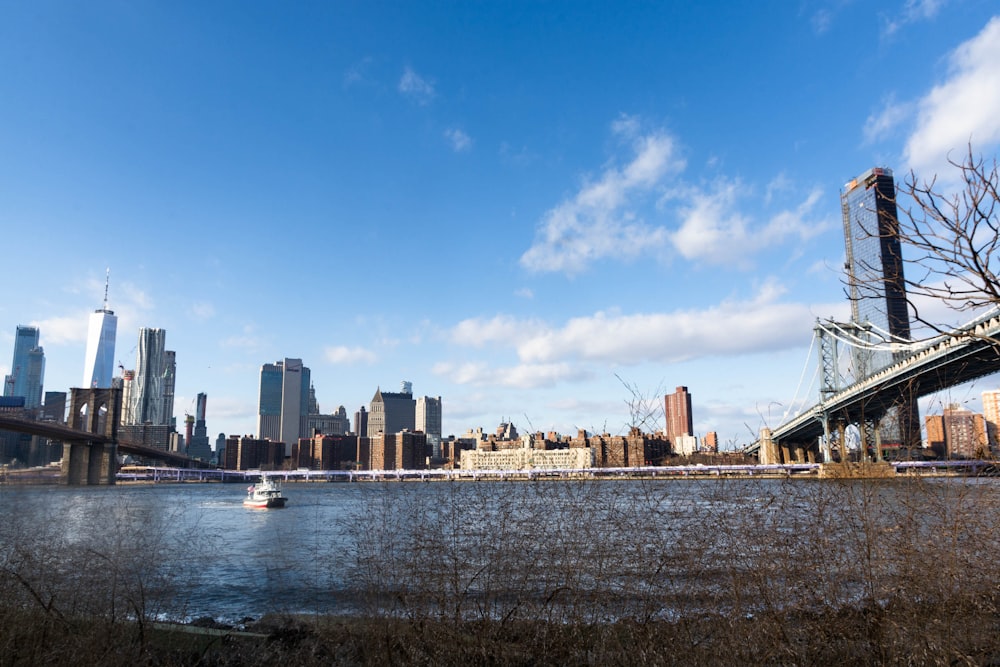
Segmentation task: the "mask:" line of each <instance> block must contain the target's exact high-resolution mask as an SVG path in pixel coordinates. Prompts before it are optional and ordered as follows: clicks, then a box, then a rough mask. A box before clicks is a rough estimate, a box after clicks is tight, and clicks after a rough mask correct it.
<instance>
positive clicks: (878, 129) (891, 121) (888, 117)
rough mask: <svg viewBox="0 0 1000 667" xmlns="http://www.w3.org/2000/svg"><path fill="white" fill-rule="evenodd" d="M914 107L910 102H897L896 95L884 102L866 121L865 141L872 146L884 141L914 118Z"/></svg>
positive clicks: (890, 96) (888, 97)
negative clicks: (887, 136) (881, 140)
mask: <svg viewBox="0 0 1000 667" xmlns="http://www.w3.org/2000/svg"><path fill="white" fill-rule="evenodd" d="M913 112H914V106H913V104H912V103H908V102H897V101H896V99H895V96H894V95H889V96H887V97H886V98H885V99H883V100H882V106H881V108H880V109H878V111H875V112H873V113H872V114H871V115H869V116H868V119H867V120H865V126H864V129H863V131H864V141H865V144H872V143H875V142H876V141H879V140H880V139H884V138H885V136H886V135H887V134H889V133H890V132H892V130H894V129H895V128H897V127H899V126H900V125H902V124H903V123H904V122H905V121H907V120H909V119H910V118H911V117H912V116H913Z"/></svg>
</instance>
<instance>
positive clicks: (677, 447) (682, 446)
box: [671, 433, 698, 456]
mask: <svg viewBox="0 0 1000 667" xmlns="http://www.w3.org/2000/svg"><path fill="white" fill-rule="evenodd" d="M671 445H672V446H673V449H674V454H677V455H679V456H691V455H692V454H694V453H695V452H697V451H698V438H697V437H696V436H693V435H690V434H688V433H685V434H684V435H678V436H674V438H673V439H672V440H671Z"/></svg>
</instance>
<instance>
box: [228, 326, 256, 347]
mask: <svg viewBox="0 0 1000 667" xmlns="http://www.w3.org/2000/svg"><path fill="white" fill-rule="evenodd" d="M255 331H256V330H255V328H254V326H253V325H252V324H247V325H245V326H244V327H243V335H242V336H230V337H228V338H224V339H223V340H222V341H221V342H220V345H221V346H222V347H235V348H242V349H244V350H250V351H252V350H258V349H260V348H261V347H262V345H263V340H262V339H261V338H260V337H259V336H257V334H256V333H255Z"/></svg>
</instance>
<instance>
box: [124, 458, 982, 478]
mask: <svg viewBox="0 0 1000 667" xmlns="http://www.w3.org/2000/svg"><path fill="white" fill-rule="evenodd" d="M823 465H824V464H821V463H785V464H771V465H679V466H639V467H633V468H544V469H542V468H533V469H520V470H447V469H440V470H304V469H303V470H266V471H262V470H188V469H183V468H163V467H145V466H142V467H140V466H128V467H126V468H123V469H122V470H120V471H119V472H118V481H119V482H213V481H218V482H243V481H253V480H256V479H259V478H260V477H262V476H264V475H266V476H268V477H276V478H278V479H280V480H283V481H285V482H370V481H427V482H430V481H478V480H522V481H533V480H545V479H561V480H573V479H706V478H723V477H733V478H790V477H798V478H815V477H818V476H819V475H820V473H821V470H822V469H823ZM884 465H885V466H888V467H890V468H891V469H892V470H893V471H894V472H895V474H896V475H900V474H919V475H922V476H954V475H977V474H983V473H987V472H993V471H994V469H995V467H996V464H995V463H994V462H992V461H982V460H967V461H896V462H892V463H888V464H884Z"/></svg>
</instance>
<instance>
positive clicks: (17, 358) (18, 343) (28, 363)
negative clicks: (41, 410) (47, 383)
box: [3, 325, 45, 410]
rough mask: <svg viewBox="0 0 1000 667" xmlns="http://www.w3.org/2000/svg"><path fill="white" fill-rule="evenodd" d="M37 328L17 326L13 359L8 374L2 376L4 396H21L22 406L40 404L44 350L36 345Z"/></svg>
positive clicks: (30, 406) (39, 405)
mask: <svg viewBox="0 0 1000 667" xmlns="http://www.w3.org/2000/svg"><path fill="white" fill-rule="evenodd" d="M38 335H39V334H38V328H37V327H28V326H20V325H19V326H18V327H17V331H16V333H15V334H14V361H13V363H12V364H11V367H10V368H11V372H10V375H8V376H6V377H5V378H4V385H3V395H4V396H23V397H24V407H26V408H28V409H29V410H30V409H34V408H38V407H41V405H42V383H43V381H44V378H45V352H44V351H43V350H42V348H41V347H39V346H38Z"/></svg>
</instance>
